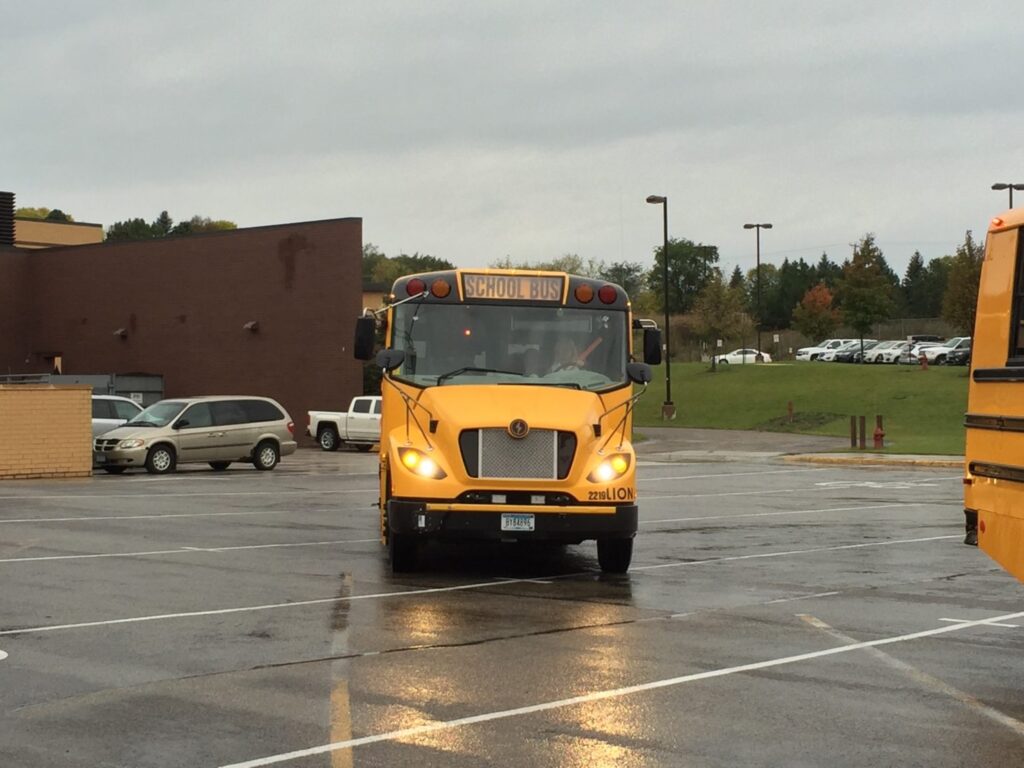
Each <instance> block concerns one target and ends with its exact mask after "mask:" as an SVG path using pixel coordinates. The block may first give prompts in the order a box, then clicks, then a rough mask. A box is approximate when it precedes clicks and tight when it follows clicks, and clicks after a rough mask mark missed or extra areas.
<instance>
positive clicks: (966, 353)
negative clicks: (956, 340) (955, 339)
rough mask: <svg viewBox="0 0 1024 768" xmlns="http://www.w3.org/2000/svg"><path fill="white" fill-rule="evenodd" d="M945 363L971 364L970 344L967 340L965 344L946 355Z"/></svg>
mask: <svg viewBox="0 0 1024 768" xmlns="http://www.w3.org/2000/svg"><path fill="white" fill-rule="evenodd" d="M945 363H946V365H970V364H971V345H970V343H969V342H968V344H967V346H960V347H958V348H956V349H954V350H953V351H952V352H950V353H949V354H948V355H946V360H945Z"/></svg>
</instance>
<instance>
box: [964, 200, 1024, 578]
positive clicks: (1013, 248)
mask: <svg viewBox="0 0 1024 768" xmlns="http://www.w3.org/2000/svg"><path fill="white" fill-rule="evenodd" d="M1022 226H1024V208H1017V209H1014V210H1010V211H1007V212H1005V213H1003V214H1001V215H999V216H997V217H996V218H994V219H992V222H991V224H990V226H989V230H988V238H987V241H986V243H985V259H984V262H983V263H982V268H981V284H980V286H979V289H978V312H977V316H976V319H975V326H974V339H973V342H972V344H973V346H972V351H971V378H970V391H969V395H968V402H967V416H966V420H965V425H966V427H967V451H966V466H965V477H964V512H965V515H966V518H967V542H968V543H973V542H974V541H976V542H977V543H978V545H979V546H980V547H981V548H982V549H983V550H984V551H985V552H986V553H988V555H989V556H990V557H992V559H994V560H995V561H996V562H998V563H999V564H1000V565H1001V566H1002V567H1003V568H1005V569H1006V570H1007V571H1009V572H1010V573H1012V574H1013V575H1014V576H1016V577H1017V578H1018V579H1022V580H1024V238H1022V237H1021V227H1022Z"/></svg>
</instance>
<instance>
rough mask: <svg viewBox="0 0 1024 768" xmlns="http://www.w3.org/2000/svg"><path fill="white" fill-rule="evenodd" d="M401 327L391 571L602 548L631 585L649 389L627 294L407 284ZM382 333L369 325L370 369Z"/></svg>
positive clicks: (384, 479)
mask: <svg viewBox="0 0 1024 768" xmlns="http://www.w3.org/2000/svg"><path fill="white" fill-rule="evenodd" d="M391 301H392V304H391V306H390V307H388V309H387V312H386V321H387V330H386V341H385V347H386V348H385V349H384V350H382V351H381V352H380V353H379V354H378V355H377V361H378V363H379V364H380V365H381V367H382V368H383V369H384V376H383V381H382V383H381V395H382V396H383V409H382V417H381V440H380V512H381V537H382V540H383V542H384V543H385V544H386V545H387V547H388V552H389V554H390V557H391V564H392V568H393V569H394V570H396V571H401V570H408V569H411V568H413V567H414V566H415V563H416V559H417V557H416V550H417V548H418V546H419V544H420V543H422V542H424V541H426V540H429V539H432V538H447V539H481V538H484V539H496V540H509V541H535V540H547V541H556V542H563V543H579V542H581V541H584V540H586V539H595V540H596V541H597V553H598V560H599V562H600V566H601V568H602V569H603V570H605V571H611V572H624V571H626V570H627V569H628V567H629V563H630V560H631V558H632V550H633V537H634V536H635V535H636V531H637V503H636V454H635V453H634V450H633V445H632V441H631V437H632V406H633V403H634V402H635V400H636V397H637V396H638V395H635V394H634V388H633V385H634V383H640V384H646V383H647V382H648V381H650V375H651V372H650V368H649V367H648V365H647V364H646V362H653V363H657V362H658V361H659V360H660V348H661V346H660V331H657V330H650V329H649V330H645V331H644V334H645V338H644V341H645V350H646V353H645V358H646V362H645V363H638V362H632V361H631V353H632V319H631V313H630V303H629V299H628V297H627V296H626V293H625V291H624V290H623V289H622V288H621V287H620V286H617V285H613V284H611V283H607V282H604V281H601V280H595V279H591V278H587V277H578V276H575V275H569V274H565V273H558V272H541V271H521V270H450V271H444V272H433V273H429V274H420V275H410V276H407V277H403V278H400V279H399V280H398V281H396V282H395V284H394V287H393V289H392V294H391ZM372 325H373V321H372V320H370V319H368V318H363V319H361V321H360V323H359V324H357V334H356V348H357V349H356V354H357V357H362V358H364V359H368V358H369V357H370V355H371V352H372V349H371V348H370V347H372V343H370V342H369V339H368V334H370V333H372Z"/></svg>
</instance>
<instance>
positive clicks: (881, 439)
mask: <svg viewBox="0 0 1024 768" xmlns="http://www.w3.org/2000/svg"><path fill="white" fill-rule="evenodd" d="M875 448H885V430H884V429H882V425H881V424H878V425H877V426H876V427H875Z"/></svg>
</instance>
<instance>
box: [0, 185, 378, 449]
mask: <svg viewBox="0 0 1024 768" xmlns="http://www.w3.org/2000/svg"><path fill="white" fill-rule="evenodd" d="M10 206H11V207H9V208H7V211H8V213H7V214H6V215H7V216H8V217H11V216H12V215H13V199H12V201H11V203H10ZM4 216H5V214H4V213H3V212H0V374H20V373H48V372H52V371H53V370H54V368H55V367H59V368H60V369H61V370H62V372H63V373H65V374H87V373H89V374H92V373H120V374H128V373H153V374H162V375H163V376H164V387H165V395H166V396H167V397H175V396H178V397H180V396H186V395H201V394H258V395H266V396H270V397H273V398H275V399H277V400H279V401H280V402H281V403H282V404H283V405H284V406H285V408H286V409H287V410H288V412H289V413H290V414H291V416H292V418H293V419H294V420H295V423H296V432H297V433H299V432H301V431H302V430H304V429H305V423H306V413H305V412H306V411H307V410H309V409H312V408H325V409H329V408H339V409H344V408H345V407H346V406H347V404H348V401H349V398H351V397H353V396H355V395H357V394H361V392H362V365H361V364H360V363H358V362H357V361H355V360H354V359H353V358H352V350H351V343H352V331H353V324H354V320H355V318H356V317H357V316H358V314H359V313H360V311H361V309H362V298H361V274H362V220H361V219H358V218H345V219H329V220H324V221H311V222H301V223H295V224H282V225H276V226H267V227H253V228H248V229H237V230H231V231H225V232H212V233H207V234H199V235H189V236H182V237H169V238H162V239H158V240H147V241H138V242H116V243H100V244H95V245H76V246H69V247H56V248H46V249H41V250H29V249H23V248H16V247H14V245H13V233H12V232H10V233H9V234H5V233H8V232H9V230H10V229H11V227H8V226H6V225H5V223H4ZM5 239H6V243H5V242H4V240H5Z"/></svg>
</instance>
